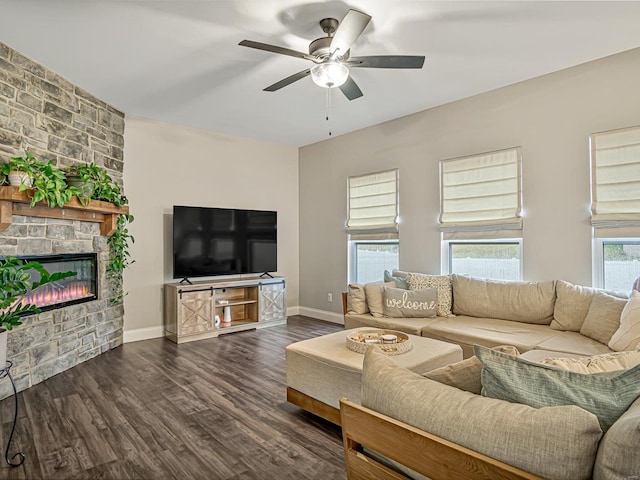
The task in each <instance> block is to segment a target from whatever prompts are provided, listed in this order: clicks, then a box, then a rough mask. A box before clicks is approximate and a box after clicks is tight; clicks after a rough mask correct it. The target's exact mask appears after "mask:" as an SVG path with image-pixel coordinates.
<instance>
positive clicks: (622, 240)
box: [590, 127, 640, 291]
mask: <svg viewBox="0 0 640 480" xmlns="http://www.w3.org/2000/svg"><path fill="white" fill-rule="evenodd" d="M590 142H591V224H592V225H593V236H594V243H593V244H594V249H593V251H594V255H593V257H594V261H593V265H594V272H593V277H594V285H596V286H598V287H602V288H606V289H608V290H622V291H630V290H631V286H632V285H633V281H634V280H635V279H636V278H637V277H638V276H640V127H631V128H623V129H620V130H612V131H608V132H601V133H594V134H592V135H591V138H590Z"/></svg>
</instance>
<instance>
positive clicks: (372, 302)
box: [364, 282, 396, 317]
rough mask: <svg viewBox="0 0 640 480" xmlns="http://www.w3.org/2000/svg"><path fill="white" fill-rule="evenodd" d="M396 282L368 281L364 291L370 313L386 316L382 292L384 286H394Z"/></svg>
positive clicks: (375, 315)
mask: <svg viewBox="0 0 640 480" xmlns="http://www.w3.org/2000/svg"><path fill="white" fill-rule="evenodd" d="M395 285H396V284H395V282H387V283H380V282H376V283H367V284H366V285H365V286H364V292H365V295H366V297H367V305H368V306H369V313H370V314H371V315H373V316H374V317H384V309H383V307H382V294H383V289H384V287H394V286H395Z"/></svg>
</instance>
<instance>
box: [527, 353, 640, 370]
mask: <svg viewBox="0 0 640 480" xmlns="http://www.w3.org/2000/svg"><path fill="white" fill-rule="evenodd" d="M539 363H542V364H544V365H551V366H552V367H558V368H562V369H563V370H571V371H572V372H578V373H587V374H591V373H602V372H611V371H614V370H625V369H627V368H632V367H635V366H636V365H638V364H640V351H631V352H614V353H603V354H602V355H593V356H591V357H587V358H581V359H577V358H563V357H550V358H545V359H544V360H542V361H540V362H539Z"/></svg>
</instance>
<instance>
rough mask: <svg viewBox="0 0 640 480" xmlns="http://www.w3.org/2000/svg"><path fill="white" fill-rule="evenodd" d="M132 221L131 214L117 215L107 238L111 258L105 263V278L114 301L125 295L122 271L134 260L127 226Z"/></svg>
mask: <svg viewBox="0 0 640 480" xmlns="http://www.w3.org/2000/svg"><path fill="white" fill-rule="evenodd" d="M132 221H133V215H129V214H120V215H118V226H117V228H116V231H115V232H114V233H113V235H111V236H110V237H109V238H108V239H107V243H108V244H109V255H110V260H111V261H110V262H109V265H107V278H108V279H109V280H110V281H111V282H112V285H113V287H114V292H115V297H113V299H112V301H113V302H114V303H117V302H119V301H120V300H122V297H123V296H124V295H126V293H124V291H123V288H122V281H123V277H122V273H123V271H124V269H125V268H127V267H128V266H129V265H131V264H132V263H134V262H135V260H132V259H131V253H130V252H129V243H133V242H134V241H135V239H134V238H133V236H132V235H131V234H130V233H129V229H128V228H127V225H128V224H129V223H131V222H132Z"/></svg>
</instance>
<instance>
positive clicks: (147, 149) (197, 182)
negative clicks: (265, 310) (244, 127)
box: [124, 117, 299, 342]
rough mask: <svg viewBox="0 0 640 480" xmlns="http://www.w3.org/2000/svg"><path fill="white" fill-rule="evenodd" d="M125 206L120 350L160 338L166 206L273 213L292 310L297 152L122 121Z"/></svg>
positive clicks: (167, 256)
mask: <svg viewBox="0 0 640 480" xmlns="http://www.w3.org/2000/svg"><path fill="white" fill-rule="evenodd" d="M125 138H126V154H127V158H128V159H129V160H128V161H127V166H126V169H125V178H126V183H127V187H128V189H129V193H130V195H129V199H130V200H131V203H132V204H134V205H135V206H136V210H135V212H134V213H135V215H136V221H135V222H134V223H133V224H132V225H131V232H132V234H133V235H134V236H135V238H136V242H135V244H134V245H133V246H132V249H131V252H132V255H133V257H134V258H135V259H136V263H134V264H133V265H132V266H131V268H130V269H128V270H127V272H126V276H125V288H126V290H127V291H128V292H129V295H127V296H126V297H125V299H124V302H125V309H126V311H127V313H126V315H125V322H124V330H125V332H124V340H125V342H128V341H134V340H142V339H145V338H153V337H161V336H162V335H163V334H164V331H163V323H162V321H163V312H162V298H163V297H162V288H163V284H164V283H165V282H174V281H176V280H174V279H173V260H172V248H173V246H172V238H171V232H172V230H171V229H172V223H171V222H172V216H173V206H174V205H194V206H201V207H222V208H247V209H256V210H276V211H277V212H278V272H277V273H278V275H283V276H286V277H287V302H288V304H289V306H290V307H295V306H298V270H299V268H298V232H299V228H298V149H297V148H294V147H289V146H285V145H278V144H275V143H268V142H261V141H258V140H251V139H248V138H240V137H235V136H232V135H226V134H223V133H217V132H210V131H205V130H199V129H195V128H189V127H184V126H180V125H171V124H168V123H164V122H158V121H154V120H148V119H144V118H137V117H127V129H126V134H125Z"/></svg>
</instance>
